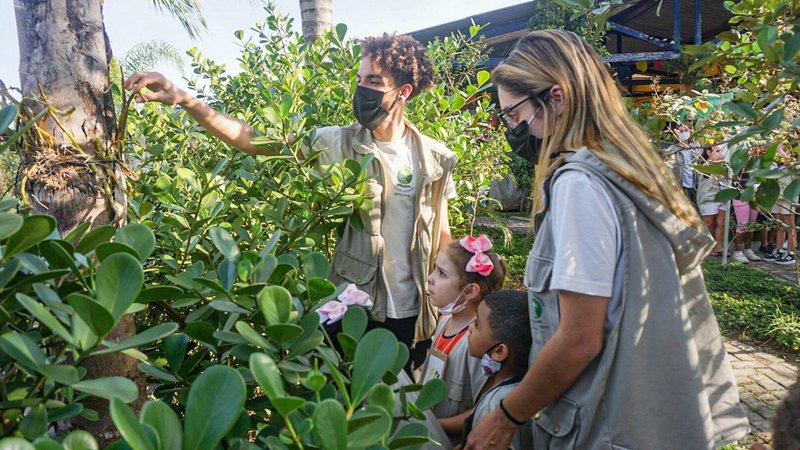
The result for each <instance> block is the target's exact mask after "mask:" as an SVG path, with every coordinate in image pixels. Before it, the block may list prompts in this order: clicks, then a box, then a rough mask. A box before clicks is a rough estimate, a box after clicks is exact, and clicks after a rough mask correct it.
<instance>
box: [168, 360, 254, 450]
mask: <svg viewBox="0 0 800 450" xmlns="http://www.w3.org/2000/svg"><path fill="white" fill-rule="evenodd" d="M245 392H246V389H245V384H244V379H243V378H242V376H241V375H240V374H239V372H237V371H236V370H235V369H232V368H230V367H225V366H213V367H211V368H209V369H206V371H205V372H203V373H201V374H200V376H198V377H197V379H196V380H195V381H194V383H192V387H191V389H190V390H189V399H188V401H187V403H186V419H185V422H184V428H183V450H213V449H215V448H216V447H217V445H218V444H219V442H220V441H221V440H222V438H223V437H224V436H225V434H227V433H228V431H229V430H230V429H231V428H232V427H233V425H234V423H236V420H237V419H238V418H239V416H240V415H241V414H242V409H243V408H244V400H245Z"/></svg>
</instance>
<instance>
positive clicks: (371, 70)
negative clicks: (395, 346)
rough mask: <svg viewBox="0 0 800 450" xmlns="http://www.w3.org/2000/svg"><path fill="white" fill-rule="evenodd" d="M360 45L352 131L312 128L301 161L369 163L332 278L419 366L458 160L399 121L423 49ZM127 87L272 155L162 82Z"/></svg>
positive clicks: (420, 79)
mask: <svg viewBox="0 0 800 450" xmlns="http://www.w3.org/2000/svg"><path fill="white" fill-rule="evenodd" d="M361 47H362V50H363V54H364V58H363V59H362V60H361V65H360V67H359V70H358V76H357V78H358V86H357V88H356V92H355V95H354V97H353V113H354V115H355V118H356V120H357V122H358V123H356V124H353V125H349V126H343V127H342V126H332V127H324V128H319V129H317V130H316V133H315V141H314V144H313V145H312V146H311V148H304V149H303V155H304V156H305V157H308V156H311V155H314V156H315V157H317V158H318V162H319V164H320V165H322V166H325V165H327V164H331V163H335V162H338V161H341V160H343V159H355V160H360V159H361V158H362V157H363V156H364V155H366V154H372V155H374V156H375V158H374V160H373V163H372V164H370V165H369V166H368V167H367V170H368V173H369V175H371V178H372V179H371V180H370V181H369V182H368V183H367V187H366V191H367V192H366V193H365V195H366V196H368V197H370V198H371V199H372V201H373V208H372V209H371V210H369V211H360V212H359V213H360V215H361V222H362V224H363V229H360V227H359V228H357V227H353V226H349V225H348V226H347V227H346V228H345V232H344V235H343V236H342V237H341V239H340V240H339V242H338V243H337V246H336V249H335V251H334V256H333V261H332V264H331V273H330V275H329V279H330V280H331V281H333V282H334V283H337V284H338V283H354V284H356V285H357V286H358V287H359V289H361V290H363V291H365V292H367V293H368V294H370V296H371V297H372V299H373V302H374V307H373V308H372V310H371V314H372V316H373V318H374V319H375V322H373V325H377V326H382V327H385V328H388V329H390V330H391V331H393V332H394V333H395V335H396V336H397V338H398V340H400V341H401V342H403V343H405V344H406V345H408V346H409V347H414V348H413V349H412V350H411V358H410V359H411V362H415V363H416V364H417V365H419V363H421V362H422V360H423V359H424V357H425V353H426V351H427V347H428V346H429V345H430V340H429V339H430V337H431V335H432V334H433V331H434V330H435V327H436V320H437V315H436V311H435V310H434V308H433V307H432V306H431V305H430V304H429V303H428V300H427V295H426V290H427V286H426V278H427V274H428V272H429V271H430V269H431V267H432V265H433V261H434V260H435V257H436V252H437V251H438V249H439V248H442V247H443V246H444V244H445V243H446V242H447V241H449V239H450V229H449V225H448V221H447V199H448V198H450V197H452V196H454V195H455V191H454V188H453V180H452V172H453V167H454V166H455V162H456V161H455V155H454V154H453V152H451V151H450V150H448V149H447V148H446V147H445V146H444V145H442V144H441V143H439V142H436V141H434V140H433V139H431V138H429V137H427V136H424V135H422V134H421V133H420V132H419V131H418V130H417V129H416V128H415V127H414V126H413V125H412V124H411V123H410V122H409V121H408V120H406V119H405V117H404V113H405V109H406V105H407V103H408V101H409V100H410V99H411V98H413V97H414V96H416V95H417V94H419V93H420V92H422V91H423V90H426V89H428V88H430V87H431V86H432V85H433V69H432V66H431V63H430V61H429V60H428V57H427V52H426V49H425V48H424V47H422V45H420V43H419V42H417V41H416V40H414V39H413V38H411V37H409V36H392V35H388V34H384V35H383V36H381V37H376V38H367V39H364V40H363V41H362V42H361ZM125 87H126V88H127V89H130V90H132V91H134V92H138V91H139V90H140V89H142V88H143V87H148V88H149V89H150V90H151V91H152V92H144V93H142V99H139V98H137V101H159V102H162V103H167V104H172V105H174V104H179V105H181V106H182V107H183V108H184V109H185V110H186V111H187V112H188V113H189V114H190V115H192V117H194V118H195V119H196V120H197V121H198V122H199V123H200V125H202V126H203V127H204V128H205V129H206V130H208V131H210V132H211V133H212V134H213V135H214V136H216V137H217V138H219V139H221V140H222V141H223V142H225V143H227V144H228V145H231V146H233V147H235V148H237V149H239V150H241V151H244V152H246V153H249V154H268V155H269V154H275V153H276V151H277V149H269V148H266V149H265V148H263V147H260V146H259V147H257V146H254V145H252V144H251V143H250V140H251V139H253V138H254V137H255V134H254V132H253V129H252V128H251V127H250V126H249V125H247V124H245V123H242V122H241V121H238V120H236V119H233V118H231V117H229V116H226V115H224V114H223V113H220V112H218V111H216V110H213V109H211V108H210V107H209V106H208V105H206V104H205V103H203V102H201V101H200V100H198V99H196V98H195V97H193V96H191V95H190V94H187V93H186V92H183V91H182V90H180V89H178V88H177V87H176V86H175V85H173V84H172V83H171V82H169V80H167V79H166V78H164V77H163V75H161V74H158V73H136V74H134V75H133V76H131V78H130V79H129V80H127V81H126V83H125ZM293 140H294V138H293V137H291V136H290V138H289V141H290V142H292V141H293ZM413 344H420V345H413Z"/></svg>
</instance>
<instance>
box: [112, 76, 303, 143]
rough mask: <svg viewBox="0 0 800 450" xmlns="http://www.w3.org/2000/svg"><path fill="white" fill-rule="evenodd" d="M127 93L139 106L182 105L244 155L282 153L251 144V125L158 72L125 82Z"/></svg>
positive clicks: (132, 77)
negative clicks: (152, 104) (206, 101)
mask: <svg viewBox="0 0 800 450" xmlns="http://www.w3.org/2000/svg"><path fill="white" fill-rule="evenodd" d="M143 88H148V89H149V90H150V92H140V91H141V89H143ZM125 89H128V90H130V91H131V95H133V94H136V93H139V95H140V97H138V98H137V99H136V101H137V102H139V103H141V102H145V101H148V102H153V101H155V102H160V103H164V104H166V105H180V106H181V107H183V109H184V110H186V112H187V113H189V115H190V116H192V117H193V118H194V119H195V120H196V121H197V123H199V124H200V125H201V126H202V127H203V128H205V129H206V130H208V131H209V132H210V133H211V134H212V135H214V137H216V138H217V139H219V140H221V141H222V142H224V143H226V144H228V145H230V146H231V147H234V148H236V149H238V150H241V151H243V152H245V153H249V154H251V155H256V154H261V155H274V154H276V153H277V152H278V150H279V146H278V145H275V146H274V147H267V148H264V147H257V146H255V145H253V144H251V143H250V140H251V139H253V138H254V137H255V132H254V131H253V128H252V127H250V125H248V124H246V123H244V122H242V121H240V120H237V119H234V118H233V117H230V116H228V115H226V114H223V113H221V112H219V111H217V110H215V109H213V108H211V107H210V106H208V104H206V103H204V102H202V101H200V100H198V99H197V98H196V97H194V96H193V95H191V94H189V93H187V92H185V91H183V90H182V89H180V88H178V87H177V86H176V85H175V84H173V83H172V82H171V81H169V80H168V79H166V77H164V75H162V74H160V73H158V72H136V73H134V74H133V75H131V77H130V78H128V80H127V81H125ZM293 140H294V139H293V137H292V136H289V137H288V141H289V143H291V142H292V141H293Z"/></svg>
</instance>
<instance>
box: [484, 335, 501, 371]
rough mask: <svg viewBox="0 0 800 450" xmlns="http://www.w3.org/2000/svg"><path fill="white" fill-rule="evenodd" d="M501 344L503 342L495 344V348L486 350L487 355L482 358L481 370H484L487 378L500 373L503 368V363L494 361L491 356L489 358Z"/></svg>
mask: <svg viewBox="0 0 800 450" xmlns="http://www.w3.org/2000/svg"><path fill="white" fill-rule="evenodd" d="M500 344H502V342H498V343H497V344H494V345H493V346H491V347H489V350H486V353H484V354H483V357H482V358H481V368H482V369H483V373H484V374H485V375H486V376H487V377H490V376H492V375H494V374H496V373H497V372H500V368H501V367H503V363H502V362H500V361H495V360H493V359H492V357H491V356H489V353H491V352H492V350H494V349H495V347H497V346H498V345H500Z"/></svg>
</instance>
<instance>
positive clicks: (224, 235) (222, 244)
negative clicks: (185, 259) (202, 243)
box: [208, 227, 239, 263]
mask: <svg viewBox="0 0 800 450" xmlns="http://www.w3.org/2000/svg"><path fill="white" fill-rule="evenodd" d="M208 235H209V236H210V237H211V242H213V243H214V246H215V247H217V249H218V250H219V251H220V252H221V253H222V254H223V255H224V256H225V258H226V259H227V260H228V261H230V262H232V263H235V262H236V261H237V260H238V259H239V247H237V246H236V241H234V240H233V237H232V236H231V234H230V233H229V232H228V230H226V229H224V228H220V227H213V228H211V229H210V230H209V231H208Z"/></svg>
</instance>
